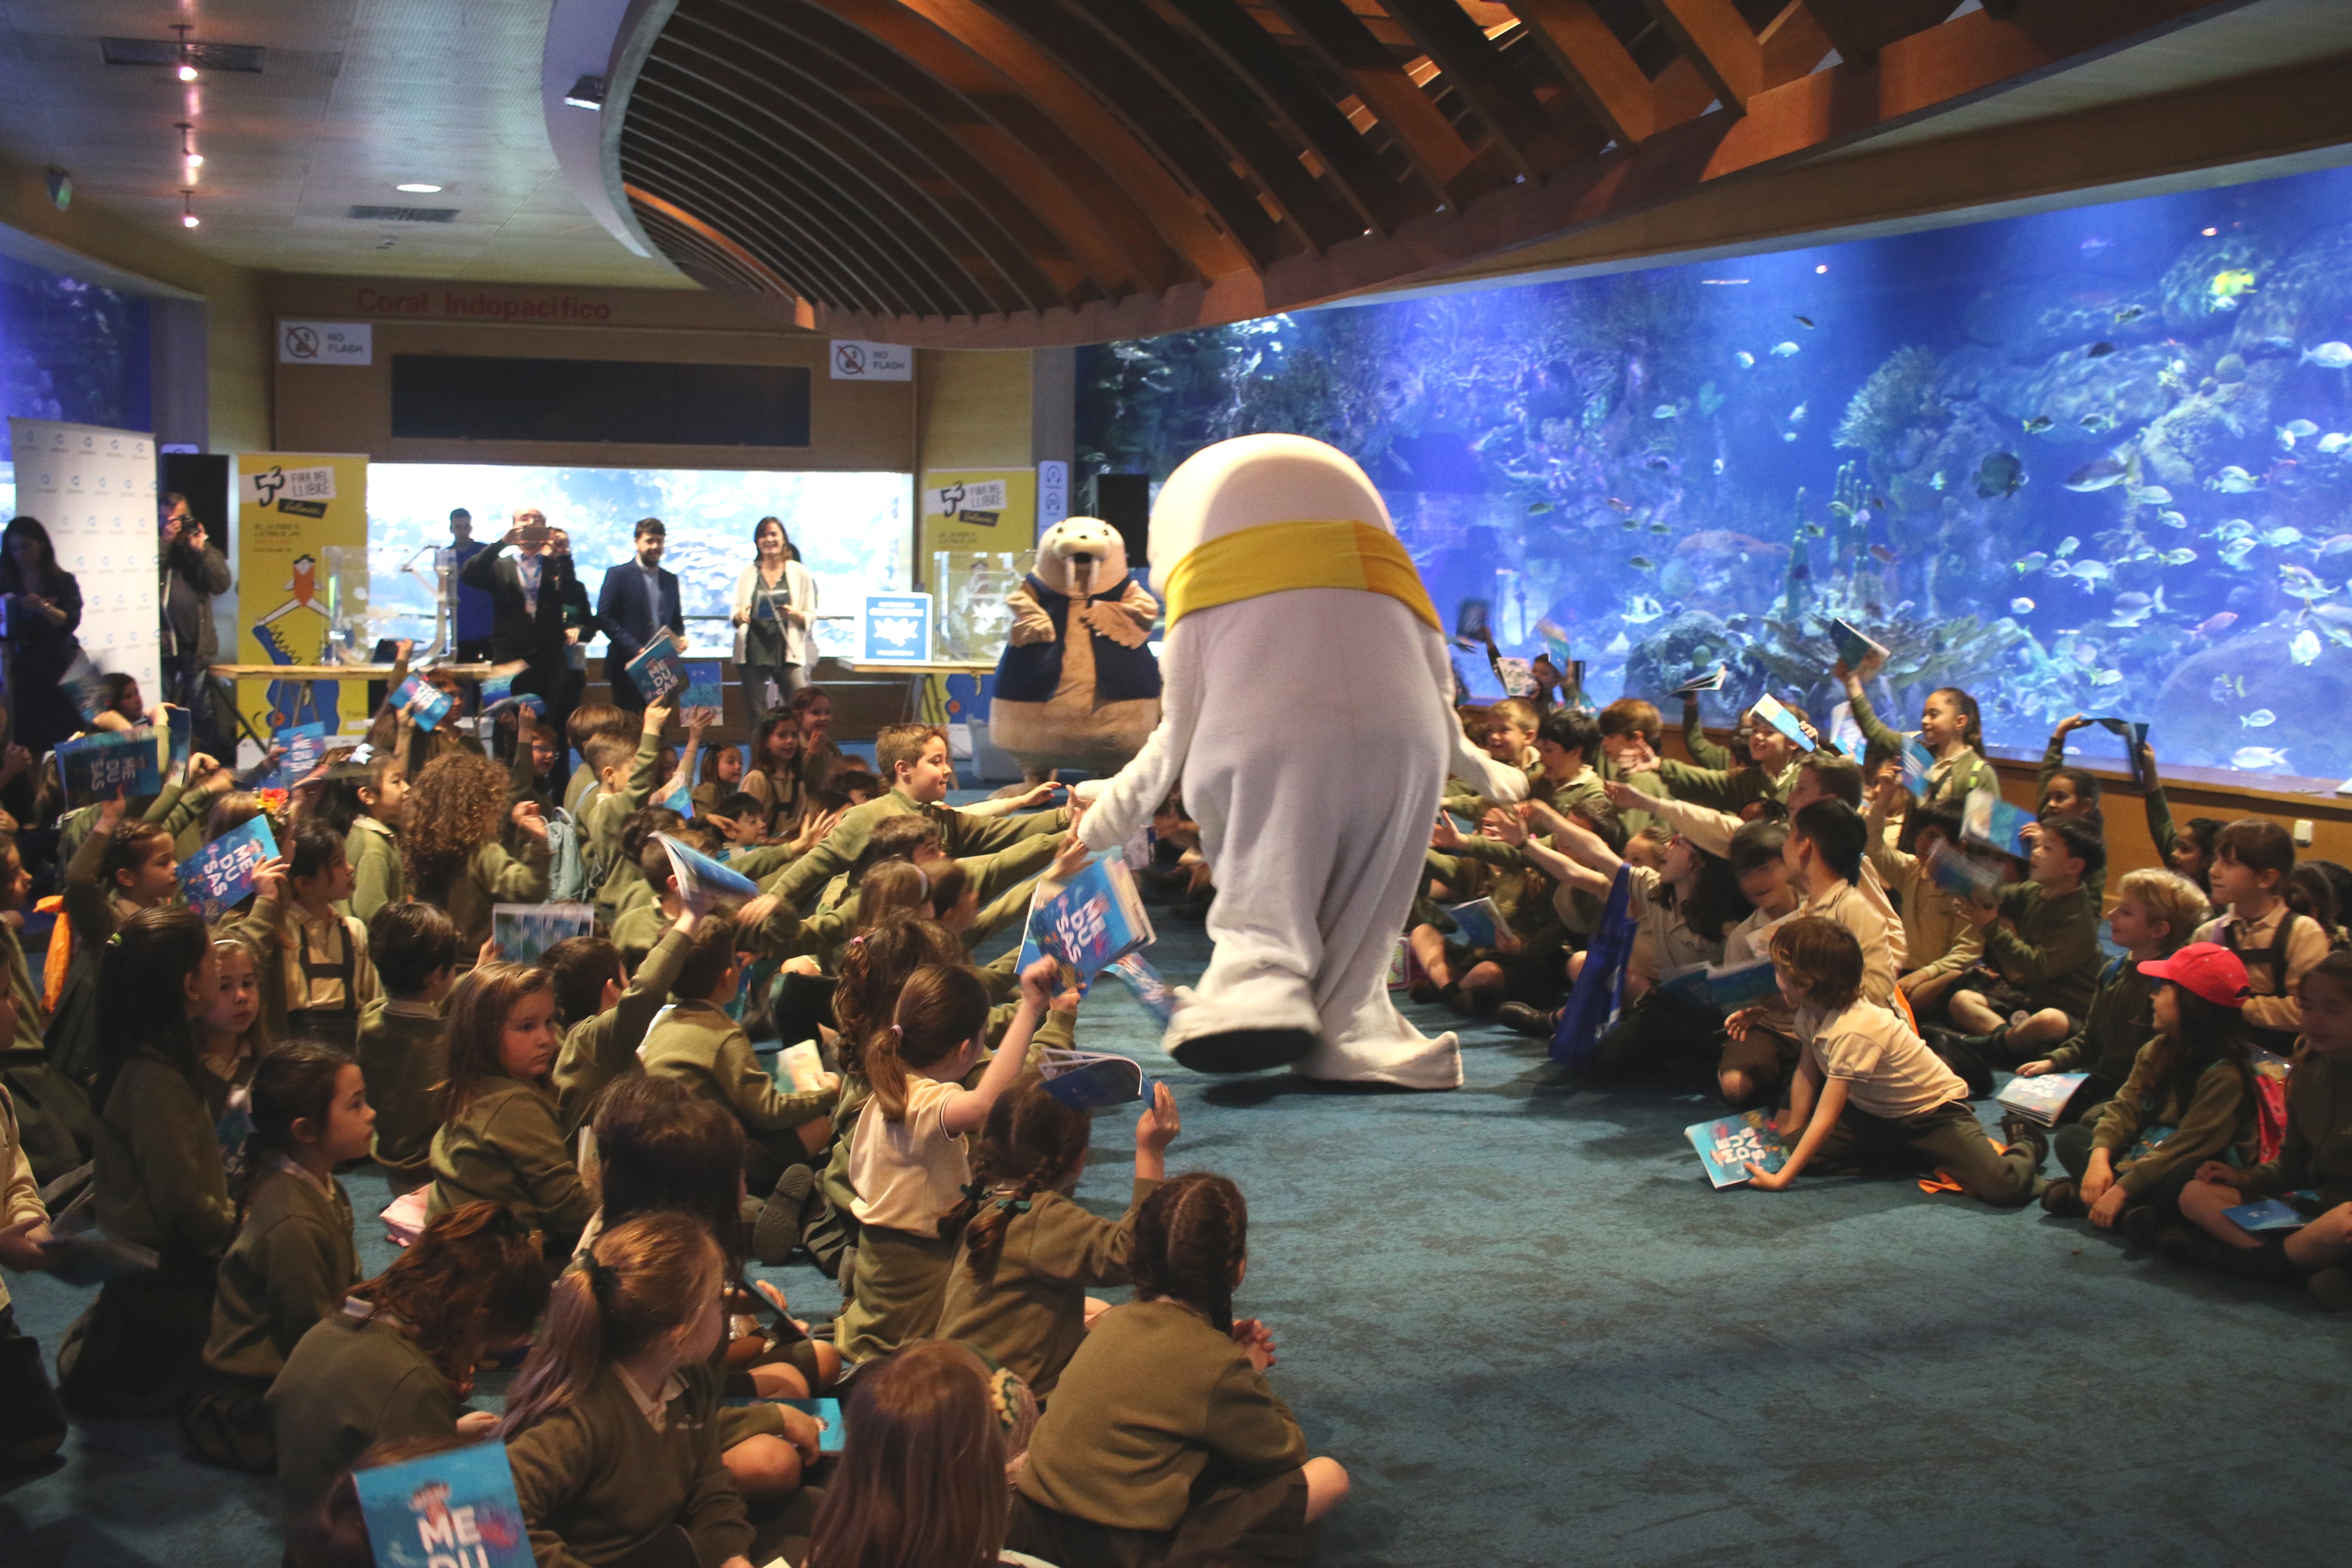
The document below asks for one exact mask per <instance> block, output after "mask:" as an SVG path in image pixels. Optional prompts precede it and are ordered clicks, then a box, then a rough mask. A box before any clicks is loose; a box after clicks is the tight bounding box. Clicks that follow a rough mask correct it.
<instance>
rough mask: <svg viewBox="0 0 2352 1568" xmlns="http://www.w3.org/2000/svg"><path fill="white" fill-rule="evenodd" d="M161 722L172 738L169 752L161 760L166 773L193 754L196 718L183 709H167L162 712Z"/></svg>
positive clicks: (183, 762) (182, 763)
mask: <svg viewBox="0 0 2352 1568" xmlns="http://www.w3.org/2000/svg"><path fill="white" fill-rule="evenodd" d="M163 722H164V724H165V726H166V728H167V729H168V731H169V732H170V734H171V738H172V743H171V748H170V751H169V752H168V753H167V754H166V755H165V756H164V758H163V771H164V772H165V773H170V772H171V771H172V770H173V769H174V768H178V767H181V766H183V765H184V764H185V763H186V762H187V760H188V759H189V758H190V757H191V756H194V754H195V750H196V716H195V715H194V713H191V712H189V711H188V710H186V709H184V708H168V709H165V710H164V718H163Z"/></svg>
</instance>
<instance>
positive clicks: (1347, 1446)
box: [0, 920, 2352, 1568]
mask: <svg viewBox="0 0 2352 1568" xmlns="http://www.w3.org/2000/svg"><path fill="white" fill-rule="evenodd" d="M1153 957H1154V960H1155V962H1157V963H1158V964H1159V965H1160V968H1161V969H1162V970H1163V971H1164V972H1165V973H1167V974H1168V976H1169V977H1170V978H1171V980H1177V981H1181V980H1186V979H1190V978H1191V977H1192V976H1193V975H1195V974H1197V973H1199V970H1200V967H1201V965H1202V963H1204V962H1205V960H1206V958H1207V942H1206V941H1205V939H1204V937H1203V936H1202V932H1201V930H1200V928H1199V926H1198V925H1196V924H1195V925H1186V924H1181V923H1179V922H1177V921H1172V920H1171V921H1163V929H1162V933H1161V942H1160V946H1159V948H1158V949H1157V950H1155V952H1154V953H1153ZM1417 1011H1418V1012H1419V1013H1420V1015H1421V1017H1420V1021H1421V1022H1422V1024H1423V1026H1424V1027H1425V1028H1431V1029H1435V1028H1438V1027H1442V1026H1443V1022H1442V1020H1441V1018H1440V1017H1439V1016H1438V1013H1437V1010H1436V1009H1433V1008H1432V1009H1421V1010H1417ZM1080 1039H1081V1043H1083V1044H1085V1045H1087V1046H1089V1047H1097V1048H1103V1049H1110V1050H1124V1051H1129V1052H1134V1053H1137V1054H1139V1055H1140V1056H1141V1057H1142V1058H1144V1059H1145V1060H1146V1062H1147V1064H1149V1067H1150V1070H1155V1071H1159V1072H1160V1073H1162V1074H1163V1075H1164V1076H1165V1078H1166V1079H1167V1080H1168V1081H1169V1082H1170V1083H1171V1086H1172V1087H1173V1088H1174V1089H1176V1091H1177V1094H1178V1096H1179V1099H1180V1100H1181V1104H1182V1107H1183V1114H1184V1135H1183V1137H1182V1139H1181V1141H1180V1142H1178V1143H1177V1145H1176V1147H1175V1149H1174V1150H1173V1151H1172V1152H1171V1165H1172V1167H1173V1168H1174V1169H1177V1170H1180V1171H1181V1170H1186V1169H1213V1170H1218V1171H1223V1172H1224V1173H1227V1174H1230V1175H1232V1176H1233V1177H1234V1178H1235V1179H1236V1180H1238V1181H1239V1182H1240V1183H1241V1185H1242V1188H1243V1190H1244V1192H1245V1193H1246V1194H1248V1196H1249V1200H1250V1205H1251V1210H1252V1217H1253V1220H1254V1222H1255V1223H1254V1228H1253V1233H1252V1237H1251V1240H1252V1247H1251V1268H1250V1277H1249V1282H1248V1284H1247V1286H1246V1287H1245V1288H1244V1291H1243V1293H1242V1296H1241V1299H1240V1300H1239V1301H1238V1302H1237V1304H1236V1305H1237V1308H1238V1309H1239V1310H1242V1311H1244V1312H1245V1313H1247V1314H1250V1315H1255V1316H1257V1317H1262V1318H1264V1319H1265V1321H1266V1322H1267V1323H1268V1324H1269V1325H1270V1326H1271V1327H1272V1329H1273V1331H1274V1332H1275V1334H1276V1339H1277V1341H1278V1342H1279V1351H1280V1364H1279V1365H1278V1366H1277V1367H1276V1370H1275V1372H1274V1374H1273V1375H1274V1380H1275V1383H1276V1386H1277V1387H1278V1388H1279V1389H1280V1390H1281V1392H1282V1393H1283V1394H1284V1395H1285V1397H1286V1398H1287V1399H1288V1400H1289V1402H1290V1404H1291V1406H1292V1408H1293V1409H1294V1410H1296V1411H1297V1414H1298V1416H1299V1418H1300V1420H1301V1421H1302V1422H1303V1423H1304V1424H1305V1426H1306V1428H1307V1435H1308V1438H1309V1441H1310V1442H1311V1443H1312V1445H1313V1447H1314V1448H1315V1450H1316V1451H1317V1452H1322V1453H1329V1454H1332V1455H1334V1456H1336V1457H1337V1458H1339V1459H1340V1460H1341V1461H1342V1462H1344V1463H1345V1464H1346V1465H1347V1466H1348V1468H1349V1471H1350V1472H1351V1474H1352V1475H1353V1477H1354V1480H1355V1489H1354V1494H1353V1496H1352V1497H1351V1498H1350V1499H1349V1501H1348V1503H1347V1504H1346V1505H1345V1507H1344V1508H1342V1509H1341V1510H1340V1511H1339V1513H1338V1514H1337V1515H1336V1516H1335V1517H1334V1519H1333V1520H1332V1521H1331V1522H1330V1525H1329V1527H1328V1531H1327V1533H1326V1535H1325V1538H1324V1546H1323V1552H1322V1557H1321V1561H1322V1562H1324V1563H1330V1564H1353V1565H1363V1568H1371V1565H1374V1564H1380V1565H1389V1564H1393V1565H1396V1568H1433V1565H1452V1564H1521V1563H1526V1564H1550V1563H1577V1564H1595V1565H1597V1564H1606V1563H1693V1564H1710V1565H1712V1564H1726V1563H1829V1564H1841V1565H1847V1564H1851V1565H1853V1568H1882V1565H1885V1564H1892V1563H1953V1564H1962V1565H1966V1568H1983V1565H1986V1564H2009V1563H2036V1564H2053V1565H2059V1564H2067V1565H2072V1564H2096V1563H2118V1564H2122V1563H2131V1564H2167V1563H2265V1564H2268V1563H2320V1562H2332V1561H2339V1559H2336V1556H2335V1553H2336V1552H2338V1551H2341V1550H2343V1549H2344V1546H2343V1542H2344V1539H2345V1534H2344V1518H2345V1507H2344V1500H2345V1499H2346V1498H2347V1497H2352V1464H2347V1446H2346V1441H2345V1438H2346V1429H2347V1421H2352V1414H2347V1413H2352V1359H2348V1358H2347V1353H2346V1347H2347V1338H2346V1336H2347V1331H2352V1321H2347V1319H2343V1318H2331V1317H2329V1316H2328V1315H2327V1314H2325V1313H2322V1312H2320V1311H2318V1310H2316V1309H2315V1307H2313V1306H2312V1305H2311V1303H2310V1302H2309V1301H2308V1300H2307V1299H2306V1298H2305V1297H2304V1296H2303V1295H2302V1294H2301V1293H2300V1292H2297V1291H2290V1290H2287V1289H2274V1288H2267V1287H2255V1286H2251V1285H2242V1284H2236V1283H2232V1282H2228V1281H2223V1280H2220V1279H2213V1278H2210V1277H2207V1276H2204V1275H2200V1274H2195V1273H2191V1272H2188V1271H2185V1270H2183V1269H2180V1268H2174V1267H2171V1266H2169V1265H2168V1264H2166V1263H2164V1262H2163V1261H2162V1260H2160V1259H2156V1258H2146V1257H2141V1256H2137V1255H2135V1254H2133V1253H2132V1252H2131V1251H2129V1250H2128V1249H2127V1248H2126V1247H2125V1245H2124V1244H2123V1243H2122V1241H2121V1240H2120V1239H2118V1238H2114V1237H2107V1236H2105V1235H2102V1234H2100V1233H2098V1232H2095V1231H2093V1230H2091V1229H2090V1228H2089V1227H2088V1226H2086V1225H2083V1224H2080V1223H2070V1222H2061V1221H2057V1220H2053V1219H2049V1218H2047V1217H2045V1216H2044V1215H2042V1213H2041V1211H2040V1210H2039V1209H2038V1208H2037V1209H2032V1210H2029V1211H2027V1212H2024V1213H2012V1214H2002V1213H1995V1212H1993V1211H1991V1210H1988V1209H1986V1208H1983V1207H1981V1206H1979V1205H1976V1204H1974V1203H1971V1202H1969V1200H1967V1199H1965V1198H1961V1197H1957V1196H1937V1197H1927V1196H1924V1195H1922V1194H1920V1193H1919V1192H1918V1190H1917V1188H1916V1186H1915V1185H1914V1184H1911V1183H1910V1182H1907V1181H1903V1182H1896V1181H1870V1182H1859V1181H1840V1180H1830V1181H1806V1182H1801V1183H1800V1184H1799V1185H1798V1187H1797V1188H1796V1189H1794V1190H1792V1191H1790V1192H1787V1193H1780V1194H1764V1193H1748V1192H1744V1191H1737V1190H1735V1191H1730V1192H1724V1193H1717V1192H1715V1191H1712V1190H1711V1189H1710V1188H1709V1187H1708V1186H1707V1184H1706V1180H1705V1179H1704V1178H1703V1177H1702V1176H1701V1175H1700V1173H1699V1170H1698V1165H1697V1162H1696V1158H1695V1157H1694V1156H1693V1155H1692V1153H1691V1152H1690V1150H1689V1148H1688V1146H1687V1145H1686V1144H1685V1142H1683V1139H1682V1135H1681V1129H1682V1128H1683V1127H1684V1126H1685V1125H1686V1124H1688V1123H1690V1122H1693V1121H1698V1120H1699V1119H1700V1118H1701V1117H1703V1116H1705V1115H1706V1114H1708V1112H1709V1110H1710V1107H1709V1106H1708V1104H1707V1102H1706V1101H1705V1100H1700V1099H1698V1098H1696V1096H1681V1097H1678V1096H1673V1095H1669V1094H1666V1093H1663V1092H1655V1091H1643V1090H1637V1089H1611V1090H1608V1091H1605V1092H1596V1091H1591V1090H1583V1089H1579V1088H1577V1087H1576V1086H1575V1085H1573V1084H1570V1083H1567V1082H1563V1081H1562V1079H1561V1078H1560V1076H1559V1073H1558V1072H1557V1070H1556V1069H1554V1068H1552V1067H1551V1066H1550V1064H1549V1062H1547V1061H1546V1060H1545V1059H1544V1057H1543V1054H1542V1052H1541V1050H1540V1049H1539V1048H1538V1047H1537V1046H1536V1045H1535V1044H1534V1043H1533V1042H1529V1041H1524V1040H1519V1039H1517V1038H1515V1037H1509V1036H1507V1035H1505V1034H1503V1033H1502V1032H1501V1031H1499V1030H1496V1029H1493V1028H1485V1027H1482V1028H1478V1029H1475V1030H1473V1031H1471V1032H1470V1033H1469V1035H1468V1037H1467V1049H1466V1052H1465V1056H1466V1061H1467V1069H1468V1076H1469V1081H1468V1083H1467V1085H1466V1086H1465V1088H1464V1089H1462V1090H1461V1091H1460V1092H1458V1093H1454V1094H1444V1095H1407V1094H1396V1093H1385V1092H1373V1091H1360V1090H1349V1089H1317V1088H1314V1087H1310V1086H1307V1085H1303V1084H1300V1083H1298V1082H1297V1081H1296V1080H1292V1079H1287V1078H1283V1077H1269V1078H1265V1079H1226V1080H1211V1079H1202V1078H1199V1077H1196V1076H1193V1075H1192V1074H1188V1073H1186V1072H1184V1071H1183V1070H1182V1069H1181V1068H1175V1067H1174V1066H1173V1065H1172V1064H1171V1063H1169V1062H1168V1061H1167V1059H1166V1058H1164V1057H1163V1056H1161V1055H1160V1052H1159V1050H1158V1047H1157V1044H1156V1041H1157V1030H1156V1028H1154V1027H1153V1026H1151V1024H1150V1019H1149V1017H1148V1016H1147V1015H1146V1014H1145V1013H1144V1012H1143V1010H1142V1009H1141V1008H1140V1007H1139V1005H1136V1003H1135V1002H1134V1001H1133V999H1132V998H1131V997H1130V996H1129V994H1127V993H1126V992H1125V991H1124V989H1122V988H1121V987H1119V986H1118V984H1115V983H1114V984H1105V985H1104V986H1103V987H1102V988H1101V990H1100V991H1099V992H1098V993H1097V994H1096V995H1095V996H1093V997H1091V998H1090V999H1089V1000H1088V1001H1087V1004H1086V1006H1085V1009H1084V1011H1083V1013H1082V1014H1081V1021H1080ZM1131 1131H1132V1123H1131V1121H1129V1120H1128V1119H1125V1118H1120V1119H1116V1120H1113V1119H1105V1120H1103V1121H1100V1122H1098V1123H1097V1138H1096V1147H1095V1160H1094V1170H1093V1173H1092V1174H1090V1176H1089V1177H1088V1179H1087V1184H1086V1185H1084V1186H1083V1187H1082V1188H1081V1189H1080V1195H1081V1196H1082V1197H1084V1198H1086V1199H1087V1201H1088V1202H1089V1203H1090V1204H1091V1205H1093V1206H1094V1207H1095V1208H1096V1209H1097V1210H1098V1211H1099V1212H1104V1213H1116V1212H1117V1209H1118V1205H1120V1204H1121V1203H1122V1202H1123V1199H1124V1195H1125V1192H1126V1185H1127V1169H1128V1162H1129V1159H1130V1158H1131V1157H1132V1149H1133V1144H1132V1141H1131ZM347 1184H348V1186H349V1187H350V1189H351V1192H352V1200H353V1203H354V1205H355V1206H356V1207H357V1209H358V1211H359V1213H360V1215H361V1216H362V1218H361V1223H360V1241H361V1247H362V1265H363V1267H364V1268H367V1269H369V1270H373V1269H375V1268H380V1267H382V1266H383V1263H384V1262H385V1261H386V1259H387V1258H388V1257H389V1255H390V1248H389V1247H387V1246H386V1245H385V1243H384V1242H383V1229H382V1226H380V1225H377V1224H375V1223H373V1219H372V1217H371V1216H373V1214H374V1213H375V1212H376V1211H377V1210H378V1209H380V1208H381V1207H382V1206H383V1184H382V1181H381V1179H380V1178H378V1177H376V1176H374V1175H373V1173H370V1172H362V1173H358V1174H356V1175H354V1176H353V1177H352V1178H350V1179H349V1180H348V1182H347ZM769 1272H770V1277H771V1278H773V1279H777V1280H778V1281H779V1282H780V1283H781V1284H782V1285H783V1287H784V1288H785V1289H786V1290H787V1291H788V1292H789V1293H790V1295H791V1297H792V1300H793V1304H794V1307H795V1309H796V1310H800V1311H802V1312H803V1314H804V1315H814V1316H824V1315H827V1314H828V1313H829V1312H830V1310H831V1308H832V1306H833V1305H834V1300H835V1298H834V1297H833V1294H832V1290H833V1288H832V1287H831V1286H830V1285H829V1284H828V1283H827V1282H825V1281H824V1280H823V1279H821V1278H820V1277H819V1276H818V1275H816V1274H815V1273H814V1270H811V1269H808V1268H797V1267H796V1268H784V1269H781V1270H774V1271H769ZM10 1285H11V1288H12V1289H14V1290H15V1291H16V1296H17V1313H18V1317H19V1321H21V1322H22V1323H23V1325H24V1327H25V1328H26V1331H27V1332H31V1333H36V1334H37V1335H39V1336H40V1337H41V1339H42V1340H43V1342H45V1344H47V1346H48V1347H49V1348H50V1350H51V1351H52V1352H54V1349H55V1346H56V1343H57V1340H58V1336H59V1335H60V1334H61V1333H62V1332H63V1331H64V1330H65V1328H66V1326H67V1324H68V1322H69V1321H71V1319H72V1317H73V1316H74V1314H75V1313H76V1312H78V1311H79V1310H80V1307H81V1304H82V1299H83V1293H82V1292H79V1291H74V1290H69V1289H64V1288H62V1287H59V1286H58V1284H57V1283H56V1282H55V1281H53V1280H49V1279H42V1278H38V1277H12V1279H11V1280H10ZM2331 1498H2333V1499H2335V1501H2334V1502H2330V1501H2328V1500H2329V1499H2331ZM274 1515H275V1504H274V1501H273V1500H272V1488H271V1486H270V1484H269V1483H268V1482H266V1481H260V1480H255V1479H247V1478H245V1477H240V1476H236V1475H231V1474H228V1473H226V1472H223V1471H219V1470H215V1469H211V1468H205V1467H203V1466H199V1465H197V1464H195V1463H194V1462H192V1461H190V1460H188V1459H187V1458H184V1457H183V1456H182V1454H181V1453H180V1450H179V1446H178V1443H177V1440H176V1437H175V1436H174V1435H173V1431H172V1430H171V1428H170V1426H169V1424H168V1423H161V1422H103V1423H89V1424H85V1425H82V1426H78V1427H77V1428H76V1430H75V1433H74V1436H73V1438H72V1441H71V1444H70V1446H69V1447H68V1450H67V1454H66V1456H65V1458H64V1459H63V1461H62V1462H61V1463H59V1464H58V1465H57V1466H55V1467H53V1468H50V1469H49V1470H47V1471H46V1472H42V1473H38V1474H35V1475H32V1476H17V1477H15V1478H11V1479H5V1480H0V1563H5V1564H8V1565H10V1568H16V1565H17V1564H24V1565H27V1568H31V1565H35V1564H37V1565H40V1568H131V1565H133V1564H153V1565H156V1568H167V1565H168V1568H267V1565H268V1564H272V1563H275V1562H276V1561H277V1558H278V1545H277V1541H276V1535H275V1530H274Z"/></svg>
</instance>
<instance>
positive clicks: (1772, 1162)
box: [1683, 1110, 1789, 1188]
mask: <svg viewBox="0 0 2352 1568" xmlns="http://www.w3.org/2000/svg"><path fill="white" fill-rule="evenodd" d="M1683 1136H1684V1137H1685V1138H1687V1139H1689V1140H1690V1143H1691V1147H1692V1148H1694V1149H1696V1150H1697V1151H1698V1160H1699V1163H1700V1164H1701V1165H1703V1166H1705V1167H1706V1179H1707V1180H1708V1181H1710V1182H1713V1183H1714V1184H1716V1186H1717V1187H1718V1188H1722V1187H1737V1186H1741V1185H1744V1184H1746V1183H1747V1181H1748V1166H1749V1165H1751V1164H1753V1165H1756V1166H1758V1167H1759V1168H1761V1169H1763V1170H1765V1171H1767V1172H1772V1171H1778V1170H1779V1169H1780V1167H1781V1166H1783V1165H1785V1164H1787V1163H1789V1146H1788V1145H1787V1144H1786V1143H1784V1142H1781V1141H1780V1130H1779V1129H1778V1128H1776V1127H1774V1126H1773V1125H1772V1119H1771V1118H1770V1117H1769V1116H1768V1115H1767V1114H1765V1113H1764V1112H1763V1111H1761V1110H1743V1111H1741V1112H1740V1113H1739V1114H1738V1115H1737V1116H1718V1117H1717V1118H1716V1119H1715V1120H1714V1121H1702V1122H1699V1123H1698V1124H1697V1125H1696V1126H1693V1127H1686V1128H1685V1129H1684V1130H1683Z"/></svg>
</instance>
